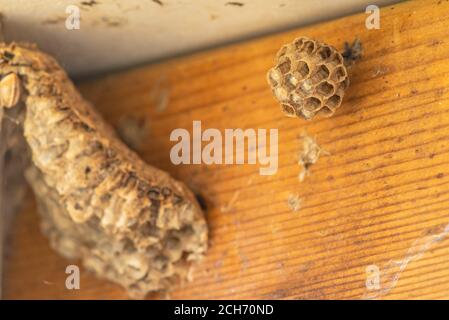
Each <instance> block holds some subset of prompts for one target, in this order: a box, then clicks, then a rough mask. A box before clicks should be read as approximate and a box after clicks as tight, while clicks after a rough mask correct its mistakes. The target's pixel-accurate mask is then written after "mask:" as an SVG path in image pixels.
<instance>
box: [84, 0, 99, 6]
mask: <svg viewBox="0 0 449 320" xmlns="http://www.w3.org/2000/svg"><path fill="white" fill-rule="evenodd" d="M97 4H99V3H98V2H97V1H95V0H90V1H81V5H82V6H86V7H93V6H94V5H97Z"/></svg>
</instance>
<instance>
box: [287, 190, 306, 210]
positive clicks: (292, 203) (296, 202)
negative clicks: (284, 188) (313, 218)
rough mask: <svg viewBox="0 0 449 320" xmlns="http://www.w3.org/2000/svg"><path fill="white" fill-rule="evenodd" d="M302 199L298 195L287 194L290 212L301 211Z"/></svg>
mask: <svg viewBox="0 0 449 320" xmlns="http://www.w3.org/2000/svg"><path fill="white" fill-rule="evenodd" d="M302 201H303V200H302V199H301V198H300V197H299V194H289V195H288V199H287V204H288V207H289V208H290V210H292V211H293V212H298V211H299V210H300V209H301V205H302Z"/></svg>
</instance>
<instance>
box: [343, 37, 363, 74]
mask: <svg viewBox="0 0 449 320" xmlns="http://www.w3.org/2000/svg"><path fill="white" fill-rule="evenodd" d="M362 52H363V50H362V42H361V41H360V39H359V38H358V37H357V38H355V40H354V41H353V42H352V44H349V43H348V42H345V48H344V52H343V54H342V56H343V58H344V59H345V65H346V66H348V67H350V66H352V65H353V64H354V63H355V62H356V61H357V60H360V59H361V58H362Z"/></svg>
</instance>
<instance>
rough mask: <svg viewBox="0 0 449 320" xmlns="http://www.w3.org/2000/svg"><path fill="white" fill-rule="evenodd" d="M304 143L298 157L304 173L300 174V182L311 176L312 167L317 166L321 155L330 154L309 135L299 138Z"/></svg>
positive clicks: (304, 134)
mask: <svg viewBox="0 0 449 320" xmlns="http://www.w3.org/2000/svg"><path fill="white" fill-rule="evenodd" d="M299 138H300V139H301V140H302V142H303V145H302V150H301V151H300V153H299V156H298V163H299V164H300V165H301V166H302V168H303V169H302V171H301V172H300V173H299V176H298V178H299V181H301V182H302V181H304V179H305V177H306V176H309V175H310V166H311V165H313V164H315V163H316V162H317V161H318V159H319V158H320V155H321V153H325V154H329V153H328V152H326V151H324V150H323V149H321V147H320V146H319V145H318V144H317V142H316V140H315V138H312V137H311V136H309V135H307V134H306V133H303V134H301V136H300V137H299Z"/></svg>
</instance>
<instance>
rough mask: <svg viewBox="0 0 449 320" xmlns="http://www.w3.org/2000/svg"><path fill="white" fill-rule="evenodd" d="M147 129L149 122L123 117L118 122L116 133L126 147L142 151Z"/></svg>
mask: <svg viewBox="0 0 449 320" xmlns="http://www.w3.org/2000/svg"><path fill="white" fill-rule="evenodd" d="M149 129H150V125H149V121H147V120H145V119H143V118H136V117H132V116H125V117H123V118H122V119H121V120H119V123H118V126H117V133H118V135H119V137H120V138H121V139H122V141H123V142H124V143H125V144H126V145H127V146H128V147H130V148H131V149H133V150H134V151H139V150H141V149H142V146H143V142H144V141H145V137H146V136H147V135H148V133H149Z"/></svg>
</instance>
